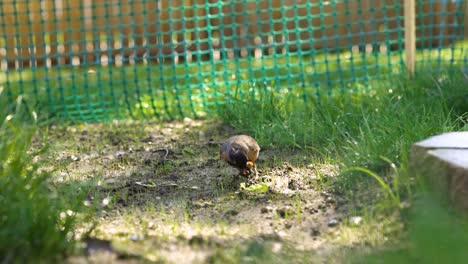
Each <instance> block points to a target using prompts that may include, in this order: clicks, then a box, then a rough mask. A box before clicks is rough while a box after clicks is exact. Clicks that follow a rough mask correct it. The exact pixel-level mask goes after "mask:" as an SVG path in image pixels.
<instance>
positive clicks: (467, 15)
mask: <svg viewBox="0 0 468 264" xmlns="http://www.w3.org/2000/svg"><path fill="white" fill-rule="evenodd" d="M467 39H468V1H465V40H467Z"/></svg>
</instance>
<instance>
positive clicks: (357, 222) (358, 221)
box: [349, 216, 362, 226]
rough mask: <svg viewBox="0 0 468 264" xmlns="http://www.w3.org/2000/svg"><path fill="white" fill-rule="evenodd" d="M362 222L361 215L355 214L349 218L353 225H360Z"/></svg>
mask: <svg viewBox="0 0 468 264" xmlns="http://www.w3.org/2000/svg"><path fill="white" fill-rule="evenodd" d="M361 222H362V217H360V216H353V217H351V218H349V223H350V224H352V225H355V226H358V225H360V224H361Z"/></svg>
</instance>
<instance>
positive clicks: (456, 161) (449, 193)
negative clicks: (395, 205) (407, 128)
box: [409, 132, 468, 213]
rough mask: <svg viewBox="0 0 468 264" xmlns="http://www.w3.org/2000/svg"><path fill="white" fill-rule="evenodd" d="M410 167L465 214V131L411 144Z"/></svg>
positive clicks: (467, 162) (467, 191)
mask: <svg viewBox="0 0 468 264" xmlns="http://www.w3.org/2000/svg"><path fill="white" fill-rule="evenodd" d="M409 169H410V172H411V173H412V174H413V175H414V176H418V177H423V178H424V179H426V180H427V181H428V182H429V183H430V184H431V185H432V187H433V189H434V190H435V191H437V192H438V193H440V194H442V195H443V196H444V197H446V198H448V199H449V200H450V202H452V203H453V204H454V205H455V207H457V208H459V209H461V210H462V211H464V212H465V213H468V132H451V133H444V134H441V135H437V136H433V137H430V138H428V139H426V140H423V141H420V142H417V143H415V144H413V146H412V148H411V155H410V168H409Z"/></svg>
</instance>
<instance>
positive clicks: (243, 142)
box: [219, 135, 260, 176]
mask: <svg viewBox="0 0 468 264" xmlns="http://www.w3.org/2000/svg"><path fill="white" fill-rule="evenodd" d="M259 152H260V146H259V145H258V144H257V141H255V139H253V138H252V137H250V136H247V135H237V136H233V137H230V138H228V139H227V140H226V142H225V143H224V144H223V145H222V146H221V150H220V152H219V154H220V157H221V159H222V160H224V161H226V162H227V163H228V164H229V165H231V166H233V167H235V168H237V169H239V172H240V174H242V175H243V176H247V175H249V174H250V173H251V172H252V168H255V161H256V160H257V158H258V155H259ZM255 171H256V170H255Z"/></svg>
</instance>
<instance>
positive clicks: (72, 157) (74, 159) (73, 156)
mask: <svg viewBox="0 0 468 264" xmlns="http://www.w3.org/2000/svg"><path fill="white" fill-rule="evenodd" d="M70 159H71V160H72V161H79V160H80V157H78V156H75V155H71V156H70Z"/></svg>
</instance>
